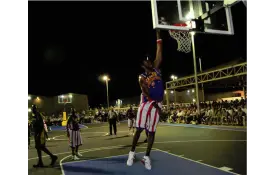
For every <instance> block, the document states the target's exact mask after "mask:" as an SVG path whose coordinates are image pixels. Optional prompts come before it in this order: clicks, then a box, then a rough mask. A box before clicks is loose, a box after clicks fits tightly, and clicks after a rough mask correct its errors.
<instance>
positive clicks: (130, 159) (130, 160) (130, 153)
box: [127, 151, 135, 166]
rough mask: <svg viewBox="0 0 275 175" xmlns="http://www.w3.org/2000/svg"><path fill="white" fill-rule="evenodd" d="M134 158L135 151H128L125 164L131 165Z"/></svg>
mask: <svg viewBox="0 0 275 175" xmlns="http://www.w3.org/2000/svg"><path fill="white" fill-rule="evenodd" d="M134 159H135V152H132V151H130V152H129V157H128V160H127V165H128V166H132V165H133V163H134Z"/></svg>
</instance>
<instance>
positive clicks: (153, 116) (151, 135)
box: [142, 108, 159, 170]
mask: <svg viewBox="0 0 275 175" xmlns="http://www.w3.org/2000/svg"><path fill="white" fill-rule="evenodd" d="M148 118H149V120H150V121H149V123H148V125H147V128H146V129H147V130H148V138H147V140H148V144H147V150H146V154H145V156H144V157H143V160H142V162H143V163H144V165H145V168H146V169H148V170H150V169H151V168H152V166H151V160H150V158H149V157H150V153H151V150H152V147H153V144H154V141H155V132H156V129H157V124H158V122H159V111H158V109H156V108H153V109H152V110H151V111H150V114H149V116H148Z"/></svg>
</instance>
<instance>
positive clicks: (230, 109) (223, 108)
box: [42, 99, 247, 126]
mask: <svg viewBox="0 0 275 175" xmlns="http://www.w3.org/2000/svg"><path fill="white" fill-rule="evenodd" d="M127 109H128V108H120V109H115V112H116V113H117V116H118V120H119V121H123V120H126V119H127V116H126V112H127ZM133 109H134V111H135V112H134V113H135V114H136V113H137V107H134V108H133ZM246 113H247V112H246V99H241V100H234V101H226V100H225V101H222V100H221V101H212V102H201V103H200V112H198V110H197V106H196V104H176V105H170V106H169V107H167V106H165V105H164V106H163V109H162V112H161V114H160V122H168V123H184V124H206V125H238V126H246V121H247V115H246ZM42 115H43V117H44V121H45V123H46V124H47V126H61V125H62V119H63V117H62V116H63V113H62V112H60V113H57V114H52V115H51V116H46V115H44V114H43V113H42ZM68 115H70V114H68ZM76 115H78V116H79V122H80V123H82V124H84V123H101V122H107V120H108V109H106V108H105V109H104V108H95V109H91V110H87V111H78V112H77V113H76Z"/></svg>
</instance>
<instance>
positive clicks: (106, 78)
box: [102, 75, 110, 109]
mask: <svg viewBox="0 0 275 175" xmlns="http://www.w3.org/2000/svg"><path fill="white" fill-rule="evenodd" d="M102 79H103V80H104V81H105V82H106V90H107V107H108V109H109V90H108V81H110V78H109V77H108V76H107V75H104V76H103V78H102Z"/></svg>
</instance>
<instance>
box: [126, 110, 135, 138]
mask: <svg viewBox="0 0 275 175" xmlns="http://www.w3.org/2000/svg"><path fill="white" fill-rule="evenodd" d="M126 117H127V118H128V127H129V135H135V114H134V111H133V108H132V106H131V107H130V108H129V109H128V110H127V112H126ZM131 129H133V131H132V132H131Z"/></svg>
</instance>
